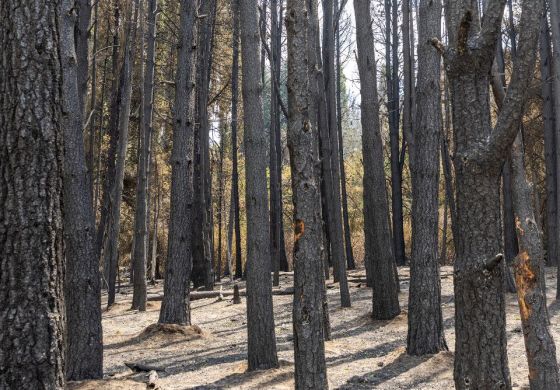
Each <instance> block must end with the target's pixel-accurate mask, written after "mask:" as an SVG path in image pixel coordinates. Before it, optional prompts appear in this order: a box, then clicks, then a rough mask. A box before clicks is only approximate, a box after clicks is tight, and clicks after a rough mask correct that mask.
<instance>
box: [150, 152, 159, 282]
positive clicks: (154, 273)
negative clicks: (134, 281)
mask: <svg viewBox="0 0 560 390" xmlns="http://www.w3.org/2000/svg"><path fill="white" fill-rule="evenodd" d="M152 158H153V160H154V161H153V164H152V165H153V167H154V169H153V183H154V186H155V188H156V190H155V199H154V201H153V204H154V212H153V215H154V225H153V228H152V249H151V255H150V283H152V284H155V282H156V279H159V278H160V276H161V275H160V274H159V269H158V261H157V248H158V230H159V212H160V207H161V206H160V204H161V184H160V182H159V171H158V166H157V159H156V158H155V156H153V157H152Z"/></svg>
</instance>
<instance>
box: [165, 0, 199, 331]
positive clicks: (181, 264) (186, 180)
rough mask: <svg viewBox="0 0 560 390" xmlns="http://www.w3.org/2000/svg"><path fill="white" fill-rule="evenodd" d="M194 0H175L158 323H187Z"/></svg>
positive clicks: (190, 241) (188, 321)
mask: <svg viewBox="0 0 560 390" xmlns="http://www.w3.org/2000/svg"><path fill="white" fill-rule="evenodd" d="M197 7H198V1H197V0H193V1H190V2H186V1H183V2H181V9H180V26H181V29H180V32H179V46H178V55H177V72H176V81H175V107H174V115H175V118H174V126H173V150H172V152H171V198H170V211H169V213H170V216H169V233H168V249H167V263H166V265H165V282H164V285H163V294H164V295H163V301H162V303H161V310H160V313H159V323H167V324H182V325H190V323H191V313H190V305H189V289H190V274H191V267H192V228H191V218H192V205H193V199H192V198H193V195H192V188H193V141H194V138H193V133H194V132H193V126H194V104H195V102H194V97H195V90H194V75H195V74H196V45H195V42H196V41H195V37H196V20H195V18H196V12H197V9H198V8H197Z"/></svg>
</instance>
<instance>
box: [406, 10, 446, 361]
mask: <svg viewBox="0 0 560 390" xmlns="http://www.w3.org/2000/svg"><path fill="white" fill-rule="evenodd" d="M419 11H420V14H419V18H418V42H419V43H418V78H417V80H418V85H417V94H418V95H417V100H416V101H417V106H416V115H415V118H416V121H417V122H416V124H415V129H414V134H413V137H414V138H413V139H414V142H413V148H414V150H413V152H412V153H411V156H412V159H413V161H412V164H411V167H412V169H411V172H412V257H411V261H410V292H409V304H408V307H409V309H408V338H407V352H408V353H409V354H411V355H427V354H433V353H437V352H439V351H445V350H447V343H446V342H445V336H444V332H443V318H442V313H441V282H440V276H439V263H438V232H439V223H438V222H439V221H438V208H439V201H438V194H439V167H440V160H439V148H440V143H441V134H442V131H441V104H440V83H439V82H440V57H439V54H438V52H437V51H436V49H435V48H434V47H433V46H431V45H430V43H429V40H430V38H434V37H436V38H439V37H441V1H440V0H435V1H433V0H420V9H419Z"/></svg>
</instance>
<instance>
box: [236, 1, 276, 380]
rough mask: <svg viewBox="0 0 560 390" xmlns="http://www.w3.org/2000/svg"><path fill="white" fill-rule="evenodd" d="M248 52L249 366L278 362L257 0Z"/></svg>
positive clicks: (250, 13)
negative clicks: (259, 71) (273, 305)
mask: <svg viewBox="0 0 560 390" xmlns="http://www.w3.org/2000/svg"><path fill="white" fill-rule="evenodd" d="M240 21H241V23H240V27H241V28H240V31H241V52H242V56H243V66H242V76H243V107H244V117H243V125H244V126H243V130H244V137H243V141H244V145H245V156H246V158H245V172H246V175H245V183H246V185H245V208H246V212H247V221H250V223H248V224H247V333H248V346H247V349H248V359H249V370H257V369H268V368H274V367H277V366H278V357H277V355H276V336H275V334H274V313H273V311H272V281H271V279H270V268H271V267H270V265H271V264H270V245H269V243H270V241H269V240H270V230H269V220H268V213H269V211H268V193H267V192H268V190H267V183H266V182H267V180H266V168H267V162H266V149H267V148H266V146H267V141H266V132H265V127H264V119H263V110H262V80H261V77H260V74H259V73H258V72H255V69H260V68H261V57H260V51H261V45H260V34H259V23H258V9H257V1H256V0H242V1H241V7H240Z"/></svg>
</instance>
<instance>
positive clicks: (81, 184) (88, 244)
mask: <svg viewBox="0 0 560 390" xmlns="http://www.w3.org/2000/svg"><path fill="white" fill-rule="evenodd" d="M74 5H75V4H74V1H73V0H64V1H63V2H62V4H61V5H60V15H59V32H60V33H59V37H60V58H61V62H62V117H61V127H62V128H63V129H64V140H65V144H64V176H63V184H64V244H65V260H66V262H65V267H66V268H65V274H64V276H65V284H64V295H65V302H66V327H67V329H66V335H67V337H66V357H67V359H68V360H67V363H66V377H67V379H69V380H82V379H96V378H101V377H102V376H103V341H102V338H103V334H102V331H101V285H100V275H99V265H98V258H97V252H96V249H95V219H94V218H95V217H94V215H93V206H92V202H93V199H92V196H93V195H92V192H91V187H90V185H89V177H88V170H87V167H86V160H85V150H84V142H83V135H82V111H81V109H80V105H79V103H80V96H79V90H78V76H77V71H78V67H77V65H76V51H75V49H74V48H75V45H74V27H75V25H76V20H75V18H74V16H73V15H74V14H73V12H72V8H73V7H74Z"/></svg>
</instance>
